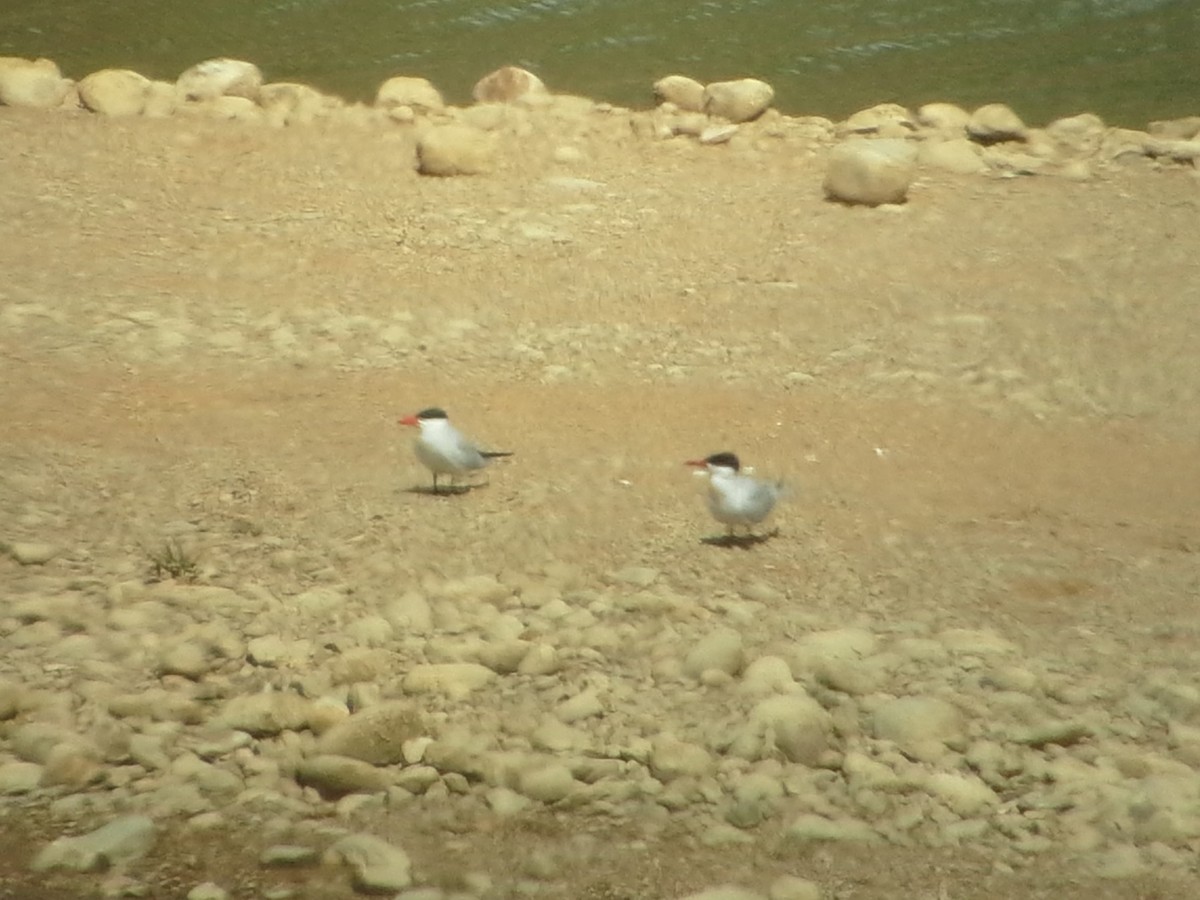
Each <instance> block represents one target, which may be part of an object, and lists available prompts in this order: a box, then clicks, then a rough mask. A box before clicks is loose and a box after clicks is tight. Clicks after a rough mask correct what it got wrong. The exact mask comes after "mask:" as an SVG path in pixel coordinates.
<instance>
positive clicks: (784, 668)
mask: <svg viewBox="0 0 1200 900" xmlns="http://www.w3.org/2000/svg"><path fill="white" fill-rule="evenodd" d="M742 688H743V690H745V691H746V692H747V693H749V694H787V693H791V692H793V691H795V690H797V689H798V686H797V684H796V680H795V679H794V678H793V677H792V670H791V667H790V666H788V664H787V660H785V659H783V658H782V657H779V656H760V657H759V658H758V659H756V660H754V661H753V662H751V663H750V664H749V665H748V666H746V669H745V671H744V672H742Z"/></svg>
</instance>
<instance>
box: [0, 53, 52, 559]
mask: <svg viewBox="0 0 1200 900" xmlns="http://www.w3.org/2000/svg"><path fill="white" fill-rule="evenodd" d="M3 73H4V70H3V69H0V75H3ZM0 99H2V98H0ZM9 105H10V106H14V105H16V104H9ZM3 547H4V549H5V550H7V551H8V555H9V556H11V557H12V558H13V559H15V560H16V561H17V562H18V563H19V564H20V565H22V566H43V565H45V564H46V563H48V562H50V560H52V559H54V557H55V556H56V555H57V554H58V548H56V547H55V546H54V545H53V544H46V543H42V542H41V541H13V542H12V543H11V544H5V545H3Z"/></svg>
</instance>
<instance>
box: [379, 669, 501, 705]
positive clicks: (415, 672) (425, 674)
mask: <svg viewBox="0 0 1200 900" xmlns="http://www.w3.org/2000/svg"><path fill="white" fill-rule="evenodd" d="M495 677H496V673H495V672H493V671H492V670H491V669H489V668H488V667H487V666H481V665H480V664H479V663H426V664H425V665H420V666H413V668H411V669H409V670H408V674H407V675H405V676H404V681H403V682H401V684H402V686H403V687H404V690H405V692H406V693H409V694H442V695H444V696H447V697H465V696H467V695H468V694H470V693H471V692H472V691H474V690H478V689H479V688H481V687H483V686H484V685H485V684H488V683H489V682H491V681H492V680H494V679H495Z"/></svg>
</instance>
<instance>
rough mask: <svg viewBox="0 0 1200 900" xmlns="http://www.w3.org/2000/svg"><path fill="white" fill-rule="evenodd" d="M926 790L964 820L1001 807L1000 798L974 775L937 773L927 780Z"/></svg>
mask: <svg viewBox="0 0 1200 900" xmlns="http://www.w3.org/2000/svg"><path fill="white" fill-rule="evenodd" d="M925 789H926V790H927V791H928V792H929V793H930V794H932V795H933V796H934V797H937V799H939V800H941V801H942V802H943V803H945V804H946V805H947V806H948V807H950V809H951V811H952V812H954V813H955V814H957V815H959V816H962V817H963V818H971V817H973V816H979V815H983V814H985V813H987V812H989V811H990V810H992V809H995V808H996V807H997V806H999V805H1000V798H999V797H998V796H997V795H996V792H995V791H993V790H992V789H991V788H990V787H988V786H987V785H986V784H984V783H983V782H982V781H981V780H980V779H979V778H977V777H975V776H974V775H961V774H959V773H957V772H935V773H934V774H932V775H930V776H929V778H927V779H926V780H925Z"/></svg>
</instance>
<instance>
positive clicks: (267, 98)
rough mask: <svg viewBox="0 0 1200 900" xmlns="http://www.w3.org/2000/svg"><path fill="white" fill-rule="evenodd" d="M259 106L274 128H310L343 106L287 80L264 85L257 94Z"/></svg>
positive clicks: (306, 86)
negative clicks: (306, 126) (298, 126)
mask: <svg viewBox="0 0 1200 900" xmlns="http://www.w3.org/2000/svg"><path fill="white" fill-rule="evenodd" d="M258 103H259V106H261V107H262V108H263V112H264V114H265V116H266V119H267V122H268V123H270V124H271V125H275V126H277V127H282V126H285V125H286V126H293V125H311V124H312V123H313V122H316V121H318V120H319V119H322V118H325V117H327V116H329V115H331V114H332V113H333V112H334V111H335V110H338V109H341V108H342V107H343V106H344V103H343V102H342V100H341V99H340V98H338V97H330V96H329V95H327V94H322V93H321V92H320V91H318V90H317V89H316V88H313V87H310V86H309V85H307V84H296V83H294V82H290V81H277V82H272V83H271V84H264V85H263V86H262V89H261V90H260V91H259V95H258Z"/></svg>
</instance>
